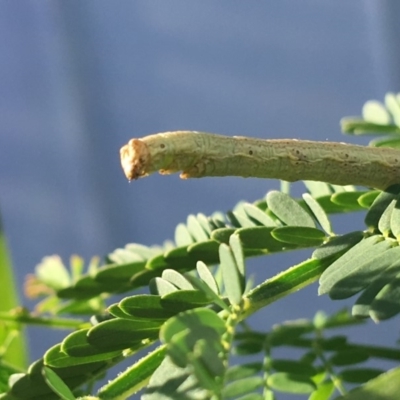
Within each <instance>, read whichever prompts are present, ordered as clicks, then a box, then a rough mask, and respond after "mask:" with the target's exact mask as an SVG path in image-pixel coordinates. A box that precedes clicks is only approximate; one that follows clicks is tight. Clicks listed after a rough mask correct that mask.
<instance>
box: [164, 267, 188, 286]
mask: <svg viewBox="0 0 400 400" xmlns="http://www.w3.org/2000/svg"><path fill="white" fill-rule="evenodd" d="M161 278H162V279H164V280H166V281H168V282H170V283H172V284H173V285H174V286H176V287H177V288H178V289H184V290H193V285H192V284H191V283H190V282H189V281H188V280H187V279H186V278H185V277H184V276H183V275H182V274H180V273H179V272H178V271H175V270H174V269H166V270H164V271H163V273H162V275H161Z"/></svg>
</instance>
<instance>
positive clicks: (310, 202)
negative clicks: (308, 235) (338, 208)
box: [302, 193, 332, 234]
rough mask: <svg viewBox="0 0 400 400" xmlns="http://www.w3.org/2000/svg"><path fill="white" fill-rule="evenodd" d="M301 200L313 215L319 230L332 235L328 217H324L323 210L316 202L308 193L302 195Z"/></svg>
mask: <svg viewBox="0 0 400 400" xmlns="http://www.w3.org/2000/svg"><path fill="white" fill-rule="evenodd" d="M302 197H303V200H304V201H305V203H306V204H307V206H308V208H309V209H310V211H311V212H312V213H313V215H314V217H315V219H316V220H317V221H318V223H319V224H320V226H321V228H322V229H323V230H324V231H325V232H326V233H328V234H331V233H332V226H331V222H330V221H329V218H328V216H327V215H326V213H325V211H324V209H323V208H322V207H321V206H320V204H319V203H318V201H316V200H315V199H314V197H312V196H311V195H310V194H309V193H304V194H303V196H302Z"/></svg>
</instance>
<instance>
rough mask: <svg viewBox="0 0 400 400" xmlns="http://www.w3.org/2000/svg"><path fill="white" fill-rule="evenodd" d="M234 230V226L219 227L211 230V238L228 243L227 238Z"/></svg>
mask: <svg viewBox="0 0 400 400" xmlns="http://www.w3.org/2000/svg"><path fill="white" fill-rule="evenodd" d="M235 231H236V228H219V229H216V230H215V231H213V233H212V234H211V238H212V239H214V240H216V241H217V242H219V243H226V244H228V243H229V238H230V237H231V235H232V234H233V233H234V232H235Z"/></svg>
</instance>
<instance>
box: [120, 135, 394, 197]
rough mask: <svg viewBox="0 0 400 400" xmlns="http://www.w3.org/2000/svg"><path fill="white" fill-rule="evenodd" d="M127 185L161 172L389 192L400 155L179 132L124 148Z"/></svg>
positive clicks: (368, 149)
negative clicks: (310, 183)
mask: <svg viewBox="0 0 400 400" xmlns="http://www.w3.org/2000/svg"><path fill="white" fill-rule="evenodd" d="M121 164H122V167H123V170H124V172H125V175H126V177H127V178H128V179H129V180H132V179H137V178H140V177H143V176H147V175H150V174H151V173H153V172H156V171H159V172H160V173H162V174H172V173H175V172H178V171H182V173H181V177H182V178H201V177H205V176H242V177H255V178H272V179H282V180H285V181H289V182H294V181H298V180H312V181H322V182H327V183H331V184H336V185H350V184H351V185H361V186H367V187H373V188H376V189H382V190H383V189H386V188H387V187H389V186H390V185H392V184H395V183H400V151H398V150H396V149H391V148H377V147H364V146H356V145H351V144H346V143H335V142H314V141H307V140H294V139H279V140H263V139H253V138H248V137H237V136H234V137H229V136H222V135H215V134H210V133H203V132H193V131H177V132H166V133H158V134H156V135H150V136H146V137H144V138H141V139H132V140H130V141H129V143H128V144H127V145H125V146H123V147H122V148H121Z"/></svg>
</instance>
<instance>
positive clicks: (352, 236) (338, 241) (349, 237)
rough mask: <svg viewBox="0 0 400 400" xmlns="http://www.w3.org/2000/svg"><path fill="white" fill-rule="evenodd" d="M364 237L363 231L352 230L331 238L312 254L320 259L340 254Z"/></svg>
mask: <svg viewBox="0 0 400 400" xmlns="http://www.w3.org/2000/svg"><path fill="white" fill-rule="evenodd" d="M363 237H364V233H363V232H361V231H356V232H350V233H347V234H345V235H342V236H334V237H332V238H329V239H328V241H327V242H326V243H324V244H323V245H322V246H320V247H318V248H317V249H316V250H315V251H314V252H313V254H312V257H313V258H317V259H320V260H323V259H326V258H330V257H332V256H334V255H340V254H341V253H344V252H345V251H346V250H348V249H350V248H351V247H353V246H354V245H356V244H357V243H359V242H360V241H361V240H362V239H363Z"/></svg>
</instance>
